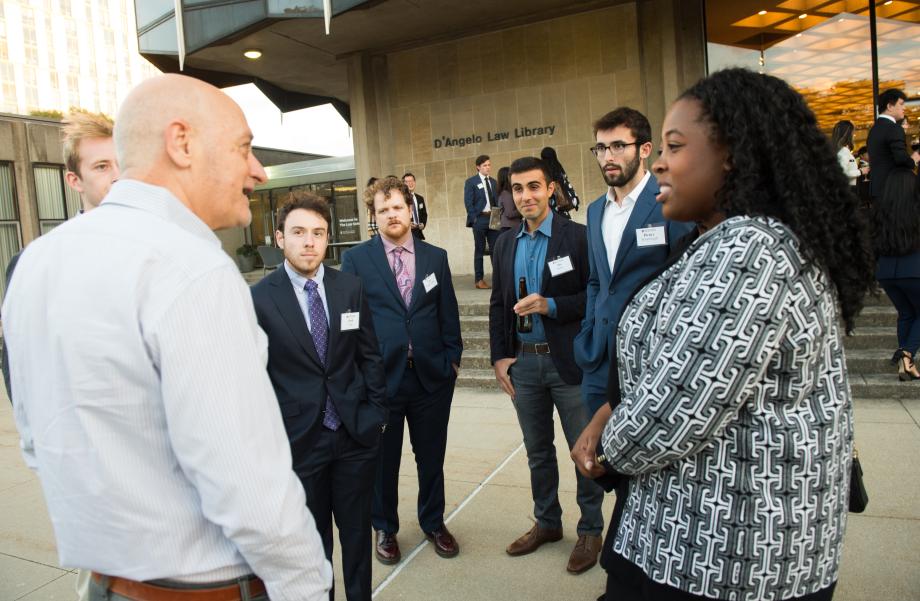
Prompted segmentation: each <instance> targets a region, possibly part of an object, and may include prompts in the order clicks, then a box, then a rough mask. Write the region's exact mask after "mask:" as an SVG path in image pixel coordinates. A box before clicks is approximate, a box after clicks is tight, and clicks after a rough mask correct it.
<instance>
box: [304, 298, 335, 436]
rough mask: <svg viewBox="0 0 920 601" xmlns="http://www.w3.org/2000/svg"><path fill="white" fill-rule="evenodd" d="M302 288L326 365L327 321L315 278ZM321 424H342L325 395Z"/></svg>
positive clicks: (331, 427)
mask: <svg viewBox="0 0 920 601" xmlns="http://www.w3.org/2000/svg"><path fill="white" fill-rule="evenodd" d="M304 289H305V290H306V291H307V308H308V310H309V313H310V334H311V335H312V336H313V344H314V346H316V353H317V354H318V355H319V360H320V361H321V362H322V364H323V367H325V366H326V349H327V348H328V347H329V323H328V322H327V321H326V310H325V309H323V301H322V299H321V298H320V297H319V286H317V284H316V281H315V280H307V284H306V286H304ZM323 425H324V426H326V427H327V428H329V429H330V430H338V429H339V426H341V425H342V418H340V417H339V414H338V412H337V411H336V410H335V405H333V404H332V399H331V398H329V396H328V395H327V396H326V411H325V414H324V415H323Z"/></svg>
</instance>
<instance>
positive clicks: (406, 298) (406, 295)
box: [393, 246, 412, 308]
mask: <svg viewBox="0 0 920 601" xmlns="http://www.w3.org/2000/svg"><path fill="white" fill-rule="evenodd" d="M404 250H406V249H405V248H403V247H402V246H397V247H396V248H394V249H393V275H394V276H395V277H396V287H397V288H399V294H400V296H402V298H403V302H404V303H406V308H408V307H409V305H410V304H411V303H412V279H411V278H409V274H408V273H406V266H405V264H404V263H403V260H402V254H403V251H404Z"/></svg>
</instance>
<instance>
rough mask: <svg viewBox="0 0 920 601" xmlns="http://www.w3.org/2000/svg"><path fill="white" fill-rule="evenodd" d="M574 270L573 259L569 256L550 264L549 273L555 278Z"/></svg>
mask: <svg viewBox="0 0 920 601" xmlns="http://www.w3.org/2000/svg"><path fill="white" fill-rule="evenodd" d="M572 269H574V267H572V259H571V257H568V256H565V257H559V258H558V259H555V260H553V261H550V262H549V273H550V275H552V276H553V277H556V276H557V275H562V274H563V273H568V272H570V271H572Z"/></svg>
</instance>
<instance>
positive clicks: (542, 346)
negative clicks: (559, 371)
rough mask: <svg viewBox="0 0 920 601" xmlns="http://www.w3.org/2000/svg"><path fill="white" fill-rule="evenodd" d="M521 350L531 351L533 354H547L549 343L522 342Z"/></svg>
mask: <svg viewBox="0 0 920 601" xmlns="http://www.w3.org/2000/svg"><path fill="white" fill-rule="evenodd" d="M521 350H522V351H524V352H525V353H532V354H534V355H548V354H549V344H548V343H546V342H536V343H534V342H522V343H521Z"/></svg>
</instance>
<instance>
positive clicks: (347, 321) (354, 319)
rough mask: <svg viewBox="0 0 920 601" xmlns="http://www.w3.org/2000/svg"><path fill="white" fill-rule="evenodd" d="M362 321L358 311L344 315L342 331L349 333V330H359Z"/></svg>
mask: <svg viewBox="0 0 920 601" xmlns="http://www.w3.org/2000/svg"><path fill="white" fill-rule="evenodd" d="M360 321H361V314H360V313H358V312H357V311H351V312H348V313H342V327H341V330H342V331H343V332H348V331H349V330H357V329H358V325H359V322H360Z"/></svg>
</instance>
